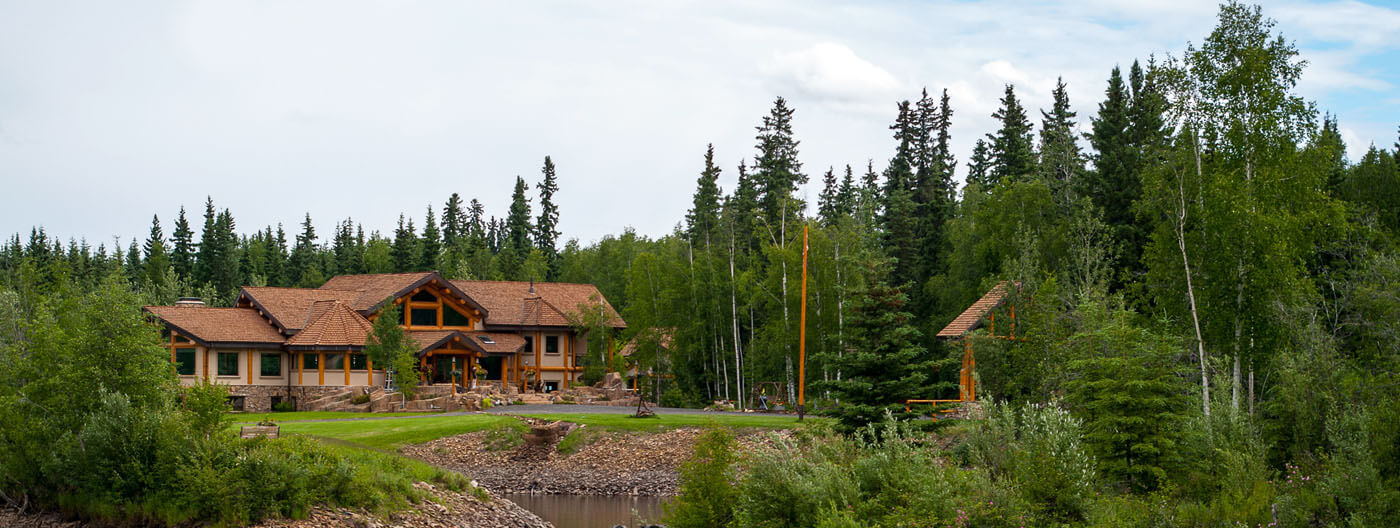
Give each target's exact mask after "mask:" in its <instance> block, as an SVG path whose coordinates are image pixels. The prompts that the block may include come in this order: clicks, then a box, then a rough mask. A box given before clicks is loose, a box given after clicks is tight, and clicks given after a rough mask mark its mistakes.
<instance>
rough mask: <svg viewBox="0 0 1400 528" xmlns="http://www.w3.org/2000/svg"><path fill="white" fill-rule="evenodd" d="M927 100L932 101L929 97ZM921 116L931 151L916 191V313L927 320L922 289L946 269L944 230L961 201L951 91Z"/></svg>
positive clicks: (923, 107) (925, 107)
mask: <svg viewBox="0 0 1400 528" xmlns="http://www.w3.org/2000/svg"><path fill="white" fill-rule="evenodd" d="M924 99H928V94H927V93H925V94H924ZM920 113H921V114H925V115H924V116H923V117H922V118H921V119H920V122H922V123H924V125H923V126H925V127H927V128H926V130H925V131H923V132H921V134H922V135H923V136H925V137H926V138H928V139H927V141H928V144H929V147H928V155H927V159H926V160H925V161H924V162H923V163H925V164H927V166H926V167H925V168H922V169H921V170H922V171H924V172H925V173H926V174H924V175H923V176H921V177H920V179H919V183H918V186H917V188H916V189H915V193H916V195H915V200H914V201H915V203H916V204H917V207H918V209H917V212H916V214H917V215H918V225H917V228H916V231H917V233H918V236H919V242H918V257H917V258H918V261H919V267H918V270H917V272H916V275H915V277H914V280H915V287H916V288H915V290H914V295H913V296H914V297H915V307H916V310H915V311H916V313H917V314H918V315H920V316H921V317H927V316H928V315H929V309H930V308H931V305H930V302H929V299H924V298H923V297H925V296H924V295H922V292H923V288H922V286H923V284H924V283H925V282H926V281H928V280H929V278H930V277H932V276H934V275H936V274H938V273H940V272H942V270H943V268H944V265H943V263H942V262H941V260H940V259H941V258H942V256H943V246H944V243H945V240H946V236H945V234H944V230H945V229H946V228H947V224H948V222H949V221H950V220H951V219H952V218H953V213H954V207H955V205H956V199H957V197H956V196H955V194H954V193H955V192H956V191H957V188H956V186H955V185H954V184H953V168H954V167H956V166H957V160H956V158H954V157H953V153H952V147H951V146H950V144H949V143H950V142H951V139H952V136H951V132H950V129H951V128H952V119H953V108H952V106H951V105H950V104H949V99H948V90H946V89H945V90H943V95H942V97H941V98H940V100H939V103H938V105H937V106H936V107H935V106H933V105H932V104H924V103H923V102H922V101H921V104H920Z"/></svg>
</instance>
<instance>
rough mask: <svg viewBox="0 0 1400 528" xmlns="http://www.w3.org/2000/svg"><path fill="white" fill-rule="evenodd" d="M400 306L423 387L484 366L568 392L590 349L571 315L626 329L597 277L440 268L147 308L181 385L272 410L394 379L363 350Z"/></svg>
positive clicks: (507, 381)
mask: <svg viewBox="0 0 1400 528" xmlns="http://www.w3.org/2000/svg"><path fill="white" fill-rule="evenodd" d="M389 302H392V303H394V304H395V305H398V306H399V307H400V308H401V311H400V313H401V316H402V320H401V321H399V324H400V325H401V326H402V327H403V329H404V331H405V334H406V335H407V337H408V338H409V341H410V342H411V343H412V344H413V345H414V346H415V348H417V355H418V358H419V365H420V371H421V372H420V373H419V379H417V380H413V381H415V382H417V383H430V384H431V383H451V382H453V381H456V382H457V383H459V384H463V385H465V384H466V383H464V382H463V381H462V380H461V376H462V375H463V374H465V375H466V376H468V377H470V376H471V374H472V373H473V372H475V371H476V370H477V367H478V366H480V367H481V368H482V369H484V370H485V377H484V379H482V380H479V381H477V383H490V384H494V385H497V386H498V387H500V388H502V389H504V388H514V389H516V390H520V391H542V392H548V391H554V390H559V389H562V388H565V387H567V385H568V384H569V383H570V382H572V381H574V380H576V379H577V378H578V377H579V375H580V374H581V373H582V372H583V367H582V366H581V358H583V357H584V356H585V355H586V354H588V349H587V347H588V343H587V339H586V337H587V336H586V335H584V334H582V333H580V332H579V331H577V330H576V329H575V328H573V327H572V326H571V325H570V322H569V320H570V315H572V314H576V313H579V311H581V310H590V311H592V310H597V311H599V312H600V313H601V314H602V315H603V318H604V320H605V324H606V326H608V327H610V328H612V329H621V328H625V327H626V323H625V322H623V320H622V317H620V316H619V315H618V314H617V311H616V310H614V309H613V307H612V306H611V305H610V304H608V301H607V299H605V298H603V296H602V294H601V293H600V292H599V291H598V289H597V288H596V287H594V286H593V285H590V284H566V283H534V282H505V281H474V280H447V279H445V278H443V277H442V276H441V275H439V274H438V273H437V272H422V273H391V274H373V275H342V276H337V277H333V278H331V280H329V281H326V283H325V284H323V285H322V286H321V287H320V288H272V287H254V286H247V287H244V288H242V289H241V290H240V291H239V293H238V300H237V302H236V304H235V306H234V307H232V308H214V307H208V306H206V305H205V304H204V303H203V302H202V301H200V300H198V299H182V300H181V301H180V302H177V303H176V304H175V306H147V307H145V310H146V312H148V313H150V314H151V315H152V316H154V317H155V318H156V319H158V320H159V321H160V323H161V324H163V325H164V327H165V336H166V337H165V343H166V346H167V347H168V348H169V349H170V362H171V363H172V364H173V365H174V366H175V370H176V373H177V374H178V375H179V377H180V381H181V383H183V384H185V385H192V384H195V383H197V382H198V381H199V380H201V379H203V380H208V381H210V382H217V383H221V384H225V385H228V386H229V387H230V392H231V395H232V396H231V398H232V401H233V404H234V407H235V408H238V409H243V410H249V411H265V410H268V409H270V408H271V407H272V405H274V404H276V403H278V402H283V401H287V402H291V403H292V404H293V405H294V406H295V405H296V403H297V402H306V401H310V400H312V399H316V398H318V397H321V396H324V395H327V394H330V393H333V392H338V391H342V390H344V389H345V388H346V387H354V386H375V385H383V384H385V383H386V381H388V380H386V376H385V371H384V370H383V368H380V367H377V366H375V365H374V364H373V362H372V361H370V360H369V358H368V357H366V355H365V354H364V347H365V343H366V340H367V339H368V337H369V334H370V330H371V327H372V325H373V321H374V320H375V319H376V318H378V317H379V315H380V314H381V313H383V311H384V309H385V308H387V307H388V303H389ZM398 381H399V382H400V383H401V382H402V380H398Z"/></svg>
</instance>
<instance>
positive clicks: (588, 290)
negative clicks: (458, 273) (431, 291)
mask: <svg viewBox="0 0 1400 528" xmlns="http://www.w3.org/2000/svg"><path fill="white" fill-rule="evenodd" d="M452 284H454V285H456V286H457V287H458V288H460V289H461V290H462V291H463V292H466V294H467V295H468V296H470V297H471V298H472V299H474V300H476V302H478V303H481V305H482V306H484V307H485V308H486V311H487V317H486V324H487V325H492V326H569V320H568V318H567V317H566V316H565V314H568V313H573V312H576V311H577V310H579V309H580V305H583V306H592V305H593V300H594V299H595V298H596V300H597V301H599V302H601V303H602V305H603V311H604V314H605V315H606V317H607V322H608V325H609V326H612V327H614V328H626V327H627V323H626V322H625V321H623V320H622V316H620V315H618V314H617V310H614V309H613V307H612V305H611V304H609V303H608V300H607V299H606V298H604V297H603V294H602V293H601V292H599V291H598V288H597V287H596V286H593V285H592V284H571V283H565V282H536V283H533V286H534V290H535V291H534V293H531V292H530V287H531V285H532V283H530V282H520V281H468V280H454V281H452Z"/></svg>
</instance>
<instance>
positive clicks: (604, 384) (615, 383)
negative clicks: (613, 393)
mask: <svg viewBox="0 0 1400 528" xmlns="http://www.w3.org/2000/svg"><path fill="white" fill-rule="evenodd" d="M623 383H624V381H623V379H622V374H619V373H617V372H609V373H607V375H605V376H603V381H599V382H598V383H597V384H596V385H594V387H598V388H600V389H610V388H614V387H622V386H623Z"/></svg>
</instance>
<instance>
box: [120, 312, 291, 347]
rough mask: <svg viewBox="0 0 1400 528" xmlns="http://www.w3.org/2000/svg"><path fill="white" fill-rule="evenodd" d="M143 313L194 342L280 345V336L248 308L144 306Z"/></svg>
mask: <svg viewBox="0 0 1400 528" xmlns="http://www.w3.org/2000/svg"><path fill="white" fill-rule="evenodd" d="M145 310H146V311H147V312H149V313H151V314H152V315H155V316H156V317H159V318H160V319H161V320H162V321H164V322H165V324H166V325H168V326H170V327H171V328H173V329H175V331H177V332H179V333H181V334H184V335H186V336H189V337H192V338H194V339H195V341H197V342H200V343H202V344H205V345H208V344H211V343H246V344H250V345H260V344H268V345H281V344H282V340H283V339H285V338H284V337H283V336H282V334H281V333H279V332H278V331H277V329H276V328H273V326H272V325H270V324H268V322H267V320H266V319H263V318H262V316H259V315H258V312H257V310H252V309H248V308H209V307H205V306H147V307H145Z"/></svg>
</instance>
